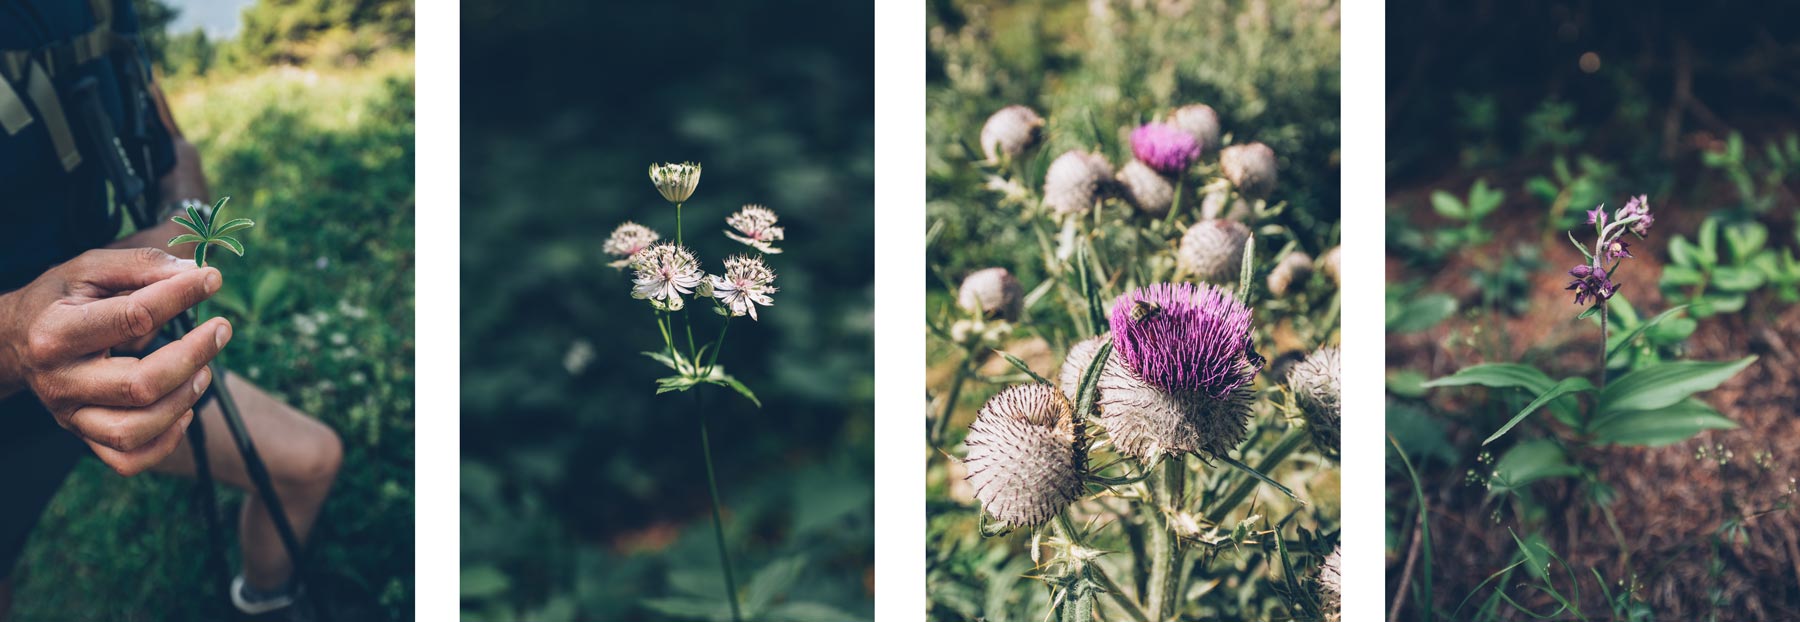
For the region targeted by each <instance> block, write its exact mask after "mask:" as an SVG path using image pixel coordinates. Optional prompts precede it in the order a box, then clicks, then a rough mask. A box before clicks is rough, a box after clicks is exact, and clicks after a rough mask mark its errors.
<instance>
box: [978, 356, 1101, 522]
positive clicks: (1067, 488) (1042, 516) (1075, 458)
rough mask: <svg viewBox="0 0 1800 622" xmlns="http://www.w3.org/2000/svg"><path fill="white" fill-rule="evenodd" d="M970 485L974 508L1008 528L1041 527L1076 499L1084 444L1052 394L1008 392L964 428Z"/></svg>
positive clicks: (1067, 410) (1048, 389) (1035, 388)
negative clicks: (1008, 526) (973, 495)
mask: <svg viewBox="0 0 1800 622" xmlns="http://www.w3.org/2000/svg"><path fill="white" fill-rule="evenodd" d="M964 444H966V445H967V446H968V457H967V458H965V459H964V460H963V466H965V467H967V468H968V470H969V477H968V480H969V483H970V484H971V485H973V486H974V488H975V498H976V499H977V500H979V501H980V502H981V508H982V509H983V510H984V511H986V512H987V513H988V514H990V515H992V516H993V517H994V518H997V519H999V520H1002V521H1005V522H1006V523H1008V524H1010V525H1020V526H1033V525H1042V524H1044V523H1046V522H1049V520H1050V519H1051V518H1053V517H1055V516H1056V515H1057V513H1059V512H1062V511H1063V509H1064V508H1067V507H1068V506H1069V504H1070V503H1073V502H1074V501H1075V500H1076V499H1077V498H1079V497H1080V495H1081V490H1082V487H1081V474H1082V472H1083V471H1084V470H1085V469H1086V468H1087V449H1086V439H1085V438H1084V435H1083V434H1082V426H1081V425H1080V423H1079V422H1077V421H1076V419H1075V412H1074V408H1073V407H1072V406H1071V405H1070V404H1069V400H1068V399H1067V398H1065V397H1063V395H1062V393H1061V392H1059V391H1058V390H1057V389H1056V387H1052V386H1050V385H1046V384H1029V385H1019V386H1015V387H1010V388H1008V389H1006V390H1004V391H1001V392H1000V393H998V394H996V395H994V397H992V398H990V399H989V400H988V402H987V404H986V405H983V406H982V407H981V412H979V413H978V414H976V416H975V423H973V424H971V425H970V426H969V436H968V438H967V440H965V441H964Z"/></svg>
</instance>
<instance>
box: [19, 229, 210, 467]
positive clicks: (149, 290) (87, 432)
mask: <svg viewBox="0 0 1800 622" xmlns="http://www.w3.org/2000/svg"><path fill="white" fill-rule="evenodd" d="M222 283H223V280H222V278H221V277H220V275H219V271H218V270H215V269H213V268H196V267H195V266H194V263H193V262H192V261H186V260H181V259H177V258H176V257H174V256H172V255H169V254H168V253H164V252H162V251H159V250H156V249H153V248H139V249H132V250H93V251H88V252H86V253H83V254H81V255H80V256H78V257H76V258H74V259H72V260H70V261H69V262H68V263H64V264H62V265H60V266H57V267H55V268H52V269H50V271H49V272H46V273H44V274H43V275H42V276H39V277H38V278H37V280H35V281H32V282H31V284H30V285H27V286H25V288H23V289H20V290H18V291H14V292H11V293H8V294H5V295H4V296H0V394H6V393H11V392H14V391H17V390H19V389H22V388H28V389H30V390H31V391H32V393H34V394H36V395H37V398H38V400H40V401H42V402H43V403H44V406H45V407H46V408H47V409H49V411H50V412H51V413H52V414H54V415H55V417H56V421H57V423H59V424H61V425H62V427H63V428H65V429H67V430H69V431H70V432H73V433H75V435H76V436H79V437H81V439H82V440H83V441H85V442H87V444H88V447H90V448H92V449H93V451H94V454H95V455H96V456H98V457H99V458H100V460H101V461H102V462H105V463H106V464H107V466H110V467H112V468H113V470H115V471H118V472H119V474H121V475H125V476H131V475H136V474H138V473H141V472H143V471H144V470H145V469H148V468H150V467H151V466H153V465H155V464H157V463H158V462H161V461H162V459H163V458H165V457H167V456H168V455H169V453H170V452H173V451H174V450H175V448H176V447H177V446H179V444H180V442H181V435H182V433H184V432H186V431H187V426H188V424H189V423H190V422H191V421H192V420H193V415H194V412H193V407H194V404H195V403H196V402H198V401H199V399H200V396H201V394H202V393H204V392H205V390H206V388H207V386H208V385H209V384H211V382H212V380H213V378H212V372H211V370H210V369H208V367H207V366H208V364H210V363H211V362H212V359H213V357H214V356H217V355H218V353H219V350H220V349H222V348H224V347H225V344H226V342H228V341H230V340H231V325H230V323H229V322H227V321H225V320H224V319H223V318H214V319H213V320H210V321H208V322H206V323H205V324H202V325H200V326H199V327H197V328H195V329H194V330H193V331H192V332H189V333H188V334H187V335H184V336H183V337H182V338H181V340H179V341H175V342H173V343H170V344H168V345H166V346H163V347H162V348H161V349H158V350H157V351H155V352H153V353H150V354H149V355H146V356H145V357H144V358H142V359H134V358H129V357H123V356H112V355H111V349H112V348H114V347H116V346H120V345H121V344H127V343H131V342H134V341H138V340H141V339H142V338H144V337H145V336H148V335H151V334H153V333H154V332H155V331H156V330H157V329H158V327H160V326H162V325H163V324H164V323H165V322H168V321H169V320H170V319H172V318H174V317H175V316H176V315H178V314H180V313H182V312H184V311H186V310H187V309H188V308H189V307H192V306H194V305H195V304H198V303H200V302H201V301H203V300H206V299H207V298H209V297H211V296H212V295H213V294H214V293H216V292H218V291H219V287H220V286H221V284H222Z"/></svg>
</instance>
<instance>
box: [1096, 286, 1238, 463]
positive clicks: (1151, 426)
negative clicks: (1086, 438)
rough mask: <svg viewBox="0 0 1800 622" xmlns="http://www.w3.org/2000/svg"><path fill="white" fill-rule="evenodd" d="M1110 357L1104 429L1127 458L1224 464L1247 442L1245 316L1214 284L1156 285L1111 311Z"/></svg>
mask: <svg viewBox="0 0 1800 622" xmlns="http://www.w3.org/2000/svg"><path fill="white" fill-rule="evenodd" d="M1110 323H1111V325H1112V329H1113V330H1112V345H1113V356H1112V357H1110V358H1109V359H1108V363H1107V365H1106V367H1104V368H1102V369H1101V372H1100V381H1099V400H1098V404H1099V407H1100V413H1101V417H1100V420H1101V423H1102V424H1103V425H1104V426H1106V429H1107V432H1108V433H1109V434H1110V435H1111V437H1112V439H1113V443H1114V444H1115V445H1116V446H1118V448H1119V449H1120V451H1123V452H1125V453H1126V454H1129V455H1132V456H1135V457H1138V458H1143V459H1149V458H1151V457H1154V456H1156V455H1157V454H1159V453H1199V454H1206V455H1212V456H1218V455H1225V453H1226V452H1228V451H1230V450H1231V448H1233V447H1236V446H1237V444H1238V443H1239V442H1241V441H1242V440H1243V436H1244V427H1245V424H1246V423H1247V422H1248V420H1249V417H1250V391H1249V389H1248V387H1249V384H1250V382H1251V381H1252V380H1253V379H1254V378H1255V377H1256V374H1257V373H1258V372H1260V371H1261V370H1262V365H1263V362H1262V359H1261V358H1260V357H1257V356H1255V353H1254V352H1252V351H1251V350H1250V348H1249V346H1250V308H1249V307H1246V306H1244V304H1243V303H1242V302H1239V301H1238V300H1237V298H1236V297H1235V296H1233V295H1232V294H1231V292H1229V291H1227V290H1225V289H1223V288H1220V287H1215V286H1213V285H1208V284H1199V285H1195V284H1192V283H1178V284H1167V283H1162V284H1156V285H1151V286H1149V287H1145V288H1141V289H1137V290H1133V291H1131V292H1129V293H1126V294H1125V295H1123V296H1120V297H1119V298H1118V299H1117V300H1115V301H1114V302H1113V306H1112V311H1111V315H1110Z"/></svg>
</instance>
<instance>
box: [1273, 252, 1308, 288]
mask: <svg viewBox="0 0 1800 622" xmlns="http://www.w3.org/2000/svg"><path fill="white" fill-rule="evenodd" d="M1312 264H1313V261H1312V256H1311V255H1307V254H1306V253H1303V252H1300V251H1294V252H1292V253H1288V255H1287V256H1286V257H1283V258H1281V262H1280V263H1277V264H1275V269H1274V270H1270V271H1269V293H1271V294H1274V295H1275V296H1276V297H1281V296H1286V295H1287V293H1288V288H1290V287H1293V286H1294V285H1295V284H1300V285H1302V286H1304V285H1305V284H1306V279H1308V278H1311V277H1312V273H1313V266H1312Z"/></svg>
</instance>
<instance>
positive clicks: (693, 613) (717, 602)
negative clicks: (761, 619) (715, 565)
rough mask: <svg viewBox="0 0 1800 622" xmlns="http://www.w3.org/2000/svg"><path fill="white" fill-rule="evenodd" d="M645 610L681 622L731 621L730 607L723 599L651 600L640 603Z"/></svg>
mask: <svg viewBox="0 0 1800 622" xmlns="http://www.w3.org/2000/svg"><path fill="white" fill-rule="evenodd" d="M638 604H640V605H643V606H644V608H645V609H649V610H651V611H654V612H656V613H660V614H662V615H665V616H669V617H670V618H675V619H679V620H694V619H699V620H730V619H731V611H730V609H729V607H730V605H727V604H726V603H725V601H724V599H722V598H710V599H701V598H686V597H683V598H650V599H645V600H642V601H638Z"/></svg>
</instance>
